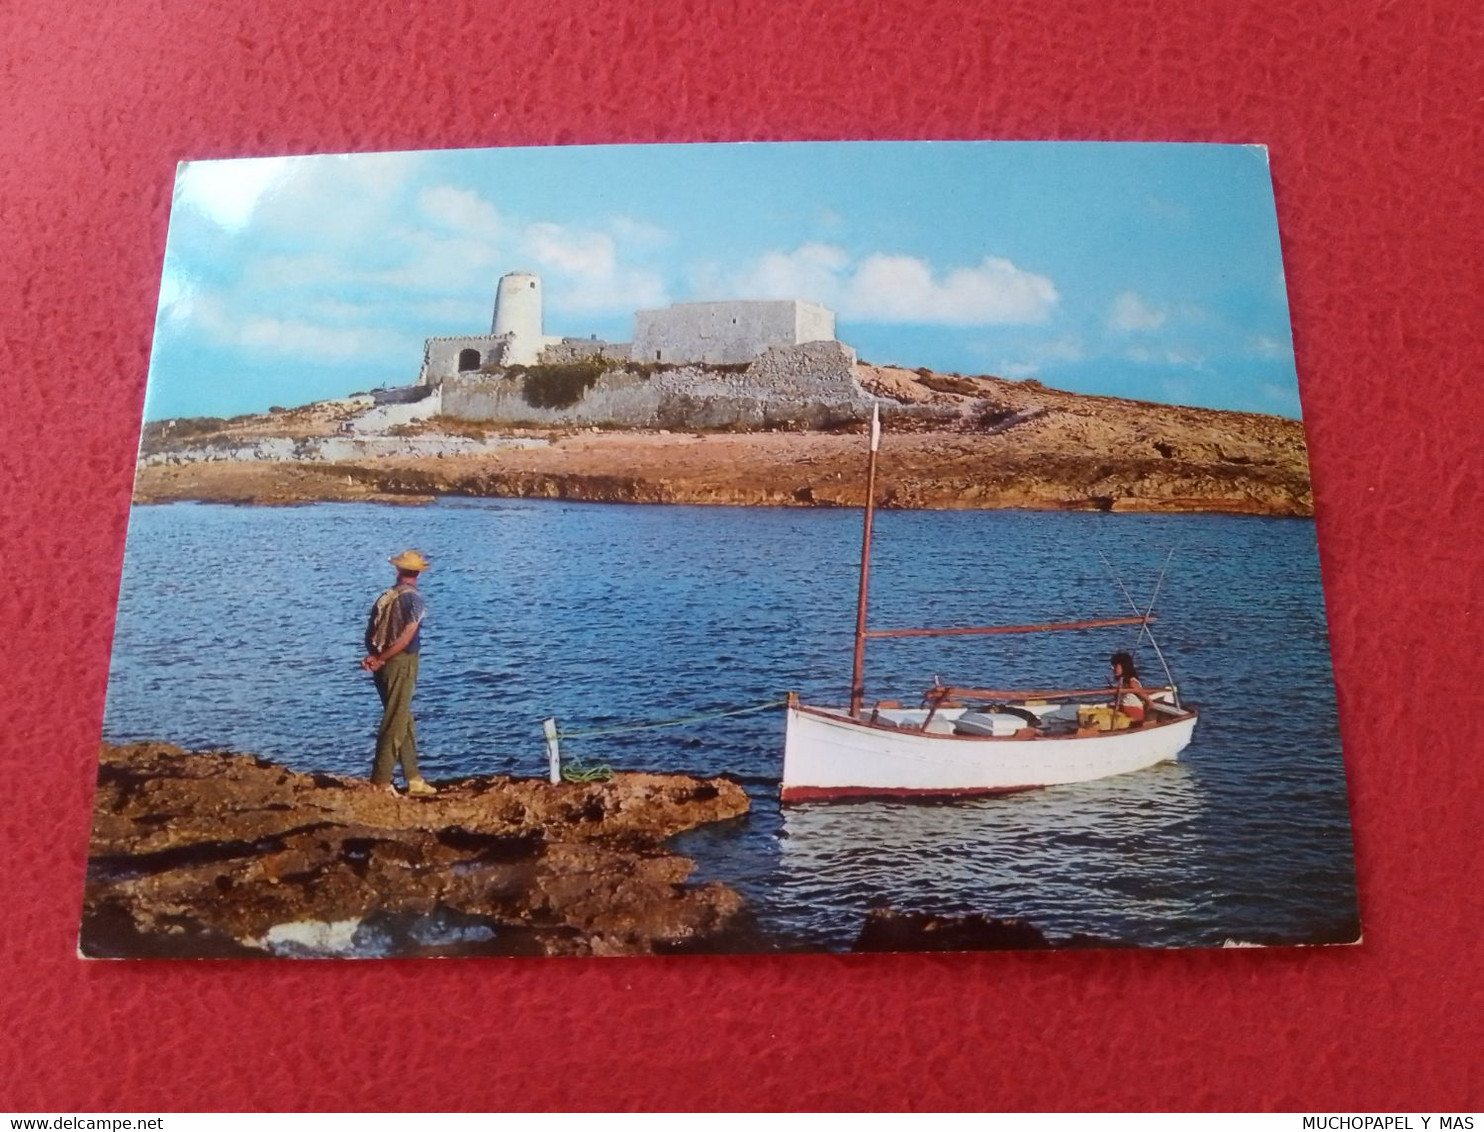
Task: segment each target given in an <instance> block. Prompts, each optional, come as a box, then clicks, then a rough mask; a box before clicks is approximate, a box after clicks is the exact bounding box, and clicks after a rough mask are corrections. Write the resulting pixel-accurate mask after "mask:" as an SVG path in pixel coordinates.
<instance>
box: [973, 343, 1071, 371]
mask: <svg viewBox="0 0 1484 1132" xmlns="http://www.w3.org/2000/svg"><path fill="white" fill-rule="evenodd" d="M976 349H978V350H979V351H980V352H981V353H984V352H986V351H985V348H984V347H983V346H977V347H976ZM1086 357H1087V353H1086V351H1085V350H1084V349H1083V347H1082V343H1081V341H1079V340H1078V339H1076V338H1072V337H1066V338H1058V339H1055V340H1054V341H1050V342H1030V343H1027V344H1025V345H1023V346H1021V347H1019V348H1018V349H1017V350H1016V352H1015V354H1014V356H1011V357H1004V358H1001V360H999V361H997V362H994V363H992V365H991V368H992V369H993V370H994V372H995V373H997V374H1001V375H1002V376H1004V377H1031V376H1034V375H1035V374H1038V373H1040V372H1042V370H1043V369H1044V368H1045V367H1046V365H1047V364H1048V363H1056V362H1080V361H1082V360H1083V359H1084V358H1086Z"/></svg>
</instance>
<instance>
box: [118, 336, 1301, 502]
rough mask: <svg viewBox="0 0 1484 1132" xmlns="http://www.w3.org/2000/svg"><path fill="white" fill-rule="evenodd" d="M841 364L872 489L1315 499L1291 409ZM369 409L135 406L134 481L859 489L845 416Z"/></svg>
mask: <svg viewBox="0 0 1484 1132" xmlns="http://www.w3.org/2000/svg"><path fill="white" fill-rule="evenodd" d="M854 380H855V381H857V382H858V389H859V391H860V397H861V399H862V400H863V402H870V401H872V399H873V398H874V399H876V403H879V405H881V406H882V408H883V414H884V416H883V419H884V421H885V427H886V430H887V442H886V444H885V446H884V447H883V450H882V458H881V466H880V470H879V475H880V485H879V491H880V493H879V495H878V502H879V503H880V505H881V506H883V507H888V508H891V507H897V508H914V509H927V510H950V509H972V510H980V509H985V510H987V509H997V508H1023V509H1032V510H1059V511H1142V512H1193V511H1216V512H1227V513H1232V514H1246V515H1280V516H1307V515H1312V514H1313V509H1314V498H1313V492H1312V490H1311V487H1310V482H1309V467H1308V457H1307V452H1306V449H1305V445H1304V431H1303V425H1302V424H1301V423H1300V422H1298V421H1296V420H1290V419H1287V418H1284V417H1276V416H1269V415H1266V414H1262V413H1244V412H1229V411H1223V410H1216V409H1204V408H1197V407H1193V406H1180V405H1159V404H1153V403H1149V402H1141V401H1130V400H1123V399H1120V398H1115V397H1099V396H1091V395H1087V394H1078V393H1068V392H1065V391H1062V390H1056V389H1050V388H1047V387H1046V386H1043V385H1041V384H1039V383H1037V382H1032V381H1024V382H1015V381H1006V380H1004V379H1001V378H995V377H961V376H958V375H953V374H936V373H933V372H932V371H929V370H905V369H900V368H895V367H883V366H868V365H864V364H862V365H858V366H856V367H855V370H854ZM425 400H426V401H427V402H428V403H429V404H431V403H432V401H433V399H432V398H427V399H425ZM419 404H422V403H419ZM394 407H395V406H394ZM412 408H414V409H416V408H418V406H417V405H414V406H412ZM380 411H381V410H380V409H377V410H374V412H380ZM420 411H425V412H427V413H430V414H432V409H431V408H430V407H428V406H426V405H425V406H423V409H422V410H420ZM358 413H359V414H360V415H357V414H358ZM369 415H370V413H369V412H363V411H362V408H361V407H360V406H359V405H356V404H351V403H349V402H323V403H319V404H317V405H309V406H304V407H302V408H298V409H276V410H273V411H271V412H269V413H266V414H260V415H257V416H249V417H240V418H234V419H232V420H230V421H218V420H214V419H211V420H195V421H190V420H185V421H170V422H164V423H163V424H152V425H149V426H147V428H146V433H145V438H144V444H143V446H142V448H141V451H140V466H139V469H138V476H137V479H136V481H135V501H136V502H138V503H169V502H177V501H185V500H195V501H202V502H214V503H242V504H295V503H313V502H321V501H348V502H378V503H425V502H428V501H430V500H432V499H434V498H436V497H438V496H445V495H451V496H478V497H494V498H516V499H562V500H569V501H577V502H589V503H672V504H723V505H733V506H748V507H855V506H859V505H860V503H861V501H862V499H863V495H864V479H865V446H864V444H863V443H862V436H861V435H860V434H861V433H862V432H863V430H864V429H865V427H866V426H865V424H864V422H863V421H860V420H856V421H845V422H840V423H838V424H837V425H836V426H835V427H834V428H832V429H824V430H821V429H811V428H805V427H803V424H801V423H799V422H795V423H794V425H792V426H780V427H777V428H773V429H767V428H757V429H754V430H751V431H729V430H725V429H716V430H710V431H707V430H701V431H690V430H684V429H666V428H645V427H636V426H633V425H627V426H622V427H620V426H617V425H615V426H611V427H598V426H588V427H580V428H579V427H554V426H533V425H531V424H530V423H529V422H526V424H525V425H524V426H522V424H521V422H516V421H505V422H471V421H466V420H456V419H453V418H449V417H444V416H440V415H437V414H433V415H428V416H425V417H420V418H418V419H416V420H408V421H404V422H401V423H399V424H396V425H385V422H381V423H380V424H377V425H375V427H376V428H380V429H382V431H381V432H374V433H373V432H368V431H367V430H368V429H370V428H371V427H372V424H370V423H368V417H369Z"/></svg>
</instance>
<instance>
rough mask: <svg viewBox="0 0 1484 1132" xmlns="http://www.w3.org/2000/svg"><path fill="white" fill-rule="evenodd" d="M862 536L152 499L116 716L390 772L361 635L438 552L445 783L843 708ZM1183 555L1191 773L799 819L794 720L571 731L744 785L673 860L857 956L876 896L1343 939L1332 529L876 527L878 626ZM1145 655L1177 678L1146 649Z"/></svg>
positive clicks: (1078, 920) (1141, 653) (1034, 648)
mask: <svg viewBox="0 0 1484 1132" xmlns="http://www.w3.org/2000/svg"><path fill="white" fill-rule="evenodd" d="M859 540H860V516H859V514H858V513H855V512H849V511H826V510H819V511H816V510H779V509H747V508H730V507H716V508H703V507H624V506H609V505H600V504H565V503H557V502H530V501H506V500H472V501H471V500H447V501H444V502H441V503H438V504H435V505H433V506H429V507H423V508H393V507H383V506H376V505H369V504H368V505H358V504H323V505H316V506H308V507H296V508H284V509H274V508H234V507H221V506H206V505H194V504H176V505H171V506H166V507H141V508H136V509H135V510H134V514H133V517H132V520H131V526H130V534H129V548H128V555H127V559H126V564H125V573H124V584H123V590H122V594H121V598H120V608H119V622H118V630H117V637H116V640H115V646H114V663H113V673H112V677H111V680H110V684H109V695H108V713H107V720H106V724H105V731H106V735H107V737H108V738H109V739H111V740H115V741H121V740H126V739H132V738H156V739H165V740H169V741H171V742H175V743H179V744H181V745H183V746H188V747H218V748H232V749H237V750H243V751H252V752H255V753H258V754H262V755H266V756H268V757H270V758H273V759H277V760H280V761H282V762H284V763H287V764H288V765H290V766H293V767H295V768H298V769H301V770H310V769H324V770H331V771H337V772H346V773H353V774H365V773H368V772H369V768H370V762H371V748H372V739H373V736H374V732H375V728H376V724H377V721H378V719H379V715H380V710H379V705H378V703H377V699H376V694H375V691H374V689H373V688H372V686H371V682H370V679H369V677H367V676H366V675H365V674H364V673H362V672H361V671H360V670H359V669H358V667H357V661H358V660H359V657H360V655H361V654H360V637H361V633H362V630H363V628H364V618H365V614H366V611H367V609H368V608H369V605H370V603H371V601H372V600H373V599H374V597H375V596H376V594H377V593H379V592H380V590H381V589H382V588H384V587H385V585H387V584H388V582H389V577H390V573H391V570H390V567H388V566H386V565H385V560H386V558H387V556H388V555H389V554H391V553H393V552H395V551H397V550H400V549H402V548H403V547H404V546H416V547H418V548H420V549H422V550H423V551H425V552H426V553H428V555H429V556H430V557H431V558H432V559H433V561H434V563H435V567H434V569H433V570H432V571H431V572H430V573H429V574H428V575H427V576H426V579H425V581H424V583H423V591H424V593H425V594H426V596H427V598H428V602H429V605H430V609H431V612H430V615H429V619H428V621H427V623H426V627H425V629H424V633H423V636H424V652H423V662H422V675H421V680H420V683H419V686H418V692H417V700H416V704H415V706H416V709H417V717H418V729H419V739H420V748H421V750H422V752H423V762H424V770H425V772H426V773H427V775H428V776H429V777H430V778H435V779H436V778H439V777H449V776H455V775H460V774H471V773H484V774H488V773H517V774H532V775H534V774H542V773H544V770H545V750H544V747H543V744H542V739H541V726H540V721H541V720H542V719H543V718H544V717H546V716H556V717H557V718H558V719H559V720H560V721H561V723H562V726H563V727H564V728H566V729H568V730H578V729H588V728H600V727H606V726H615V725H619V724H626V723H635V722H642V721H646V720H648V721H655V720H666V719H673V718H677V717H683V716H691V715H697V714H703V713H709V712H714V711H720V710H725V709H728V708H734V707H741V706H747V705H751V704H758V703H763V702H766V701H769V700H774V699H777V698H778V697H779V696H780V694H781V693H782V692H784V691H786V690H789V689H793V690H797V691H799V692H801V693H803V694H804V695H805V697H806V698H808V699H812V700H814V701H816V702H827V703H839V702H843V700H844V698H845V692H846V689H847V686H848V682H849V668H850V651H851V633H852V629H853V626H854V603H855V588H856V581H857V577H856V561H857V557H858V553H859ZM1172 547H1173V548H1174V551H1175V553H1174V556H1173V559H1172V560H1171V563H1170V567H1169V571H1168V573H1167V575H1166V576H1165V579H1164V582H1163V586H1162V588H1161V590H1160V594H1159V602H1158V607H1159V614H1160V621H1159V625H1158V637H1159V641H1160V644H1161V646H1162V647H1163V648H1164V651H1165V654H1166V656H1167V658H1168V659H1169V662H1170V664H1171V666H1172V667H1173V669H1174V671H1175V673H1176V676H1177V677H1178V679H1179V681H1180V684H1181V687H1182V689H1183V692H1184V694H1185V696H1186V697H1187V698H1188V699H1190V700H1193V701H1195V702H1197V703H1199V704H1201V705H1202V706H1203V708H1204V714H1203V716H1202V719H1201V722H1200V724H1199V726H1198V727H1197V729H1196V734H1195V739H1194V742H1193V743H1192V744H1191V746H1190V747H1189V748H1187V750H1186V751H1185V752H1184V754H1183V755H1182V756H1181V760H1182V761H1181V762H1180V763H1179V764H1176V765H1167V766H1163V767H1159V768H1155V769H1152V770H1148V771H1142V772H1139V773H1137V774H1133V775H1127V776H1124V777H1121V778H1114V779H1107V780H1104V781H1102V782H1094V783H1085V784H1081V785H1076V786H1065V787H1056V788H1052V789H1047V790H1041V791H1034V792H1028V793H1023V794H1016V795H1011V796H1007V797H1000V798H991V799H984V800H980V801H973V802H958V803H947V804H944V803H938V804H931V805H928V804H912V803H896V802H858V803H851V804H835V805H813V806H801V807H789V808H787V809H780V807H779V806H778V805H777V803H776V791H777V779H778V775H779V771H780V766H781V758H782V740H783V720H782V715H781V713H780V712H778V711H776V710H774V711H769V712H765V713H760V714H756V715H744V716H739V717H735V718H729V719H722V720H717V721H715V722H711V723H707V724H703V725H693V726H689V727H685V728H680V729H673V730H658V731H647V732H639V733H637V734H632V735H617V736H605V737H597V738H591V739H586V740H572V741H570V742H569V743H568V744H566V746H565V750H566V753H567V754H568V755H569V756H571V757H575V758H580V759H583V760H587V761H591V762H606V763H609V764H611V765H613V766H615V767H618V768H622V769H646V770H660V771H685V772H689V773H697V774H730V775H733V776H736V777H739V778H741V779H742V780H743V781H744V782H745V783H746V784H747V786H748V790H749V793H750V794H751V795H752V799H753V812H752V814H751V815H750V816H749V817H747V818H746V819H743V820H741V821H738V822H734V823H727V824H726V825H724V826H721V827H715V828H708V829H704V830H700V831H697V832H694V833H692V834H688V835H686V836H685V837H683V838H681V839H680V840H679V842H678V847H679V848H680V849H681V850H682V851H684V852H686V853H688V854H691V855H693V856H695V857H697V858H698V860H699V861H700V865H701V867H700V873H699V875H701V876H702V877H706V878H719V879H723V880H726V881H727V882H729V883H731V884H733V885H735V886H736V887H738V888H739V889H741V890H742V891H743V892H744V893H745V894H746V895H747V897H748V898H749V900H750V901H751V903H752V905H753V906H754V908H755V909H756V910H757V914H758V918H759V921H760V923H761V925H762V926H763V927H764V928H765V929H766V930H768V931H769V932H770V933H772V934H774V935H775V936H776V937H777V938H778V939H779V940H781V941H783V942H784V943H785V944H788V945H802V946H811V947H831V948H842V947H847V946H849V944H850V941H851V940H852V939H853V938H854V935H855V933H856V932H857V931H858V929H859V925H860V921H861V917H862V915H863V914H864V911H865V909H866V908H868V907H869V906H871V905H872V904H877V903H890V904H892V905H894V906H896V907H899V908H909V909H918V910H924V911H929V910H931V911H940V912H968V911H977V912H985V913H988V914H991V915H998V916H1023V917H1026V918H1028V919H1030V920H1032V921H1033V922H1035V923H1037V924H1038V925H1040V926H1041V927H1043V928H1044V929H1046V930H1047V931H1048V932H1049V933H1050V934H1052V935H1054V936H1066V935H1071V934H1074V933H1079V932H1082V933H1090V934H1094V935H1098V936H1102V937H1106V938H1112V939H1116V940H1120V941H1124V942H1130V943H1141V944H1157V945H1191V944H1215V943H1220V942H1222V941H1223V940H1227V939H1238V940H1248V941H1256V942H1298V941H1309V940H1318V939H1332V938H1348V937H1349V936H1352V935H1353V934H1354V922H1355V917H1356V912H1355V894H1354V888H1353V877H1352V862H1351V842H1350V833H1349V822H1348V814H1347V807H1346V799H1345V783H1344V774H1343V768H1342V764H1341V759H1340V748H1339V739H1338V735H1337V731H1336V726H1335V703H1334V692H1333V687H1332V683H1331V678H1330V666H1329V656H1328V648H1327V643H1326V636H1325V627H1324V611H1323V602H1322V598H1321V595H1320V588H1319V574H1318V563H1317V559H1316V555H1315V544H1314V528H1313V525H1312V523H1309V522H1306V521H1301V520H1291V519H1254V518H1242V517H1228V516H1211V515H1194V516H1191V515H1169V516H1151V515H1102V514H1061V513H1033V512H1004V511H999V512H884V513H881V514H879V515H878V517H877V535H876V553H875V557H874V560H873V570H872V604H871V621H872V623H873V625H875V626H878V627H892V626H919V625H966V624H997V623H998V624H1023V623H1030V622H1037V621H1051V620H1065V619H1070V618H1073V617H1090V616H1119V615H1122V614H1124V613H1126V612H1127V611H1128V609H1127V605H1126V603H1125V600H1124V598H1123V596H1122V595H1121V594H1120V593H1119V591H1118V588H1117V587H1116V586H1115V584H1114V582H1113V581H1112V580H1111V579H1110V576H1109V574H1108V571H1107V569H1106V567H1105V566H1104V564H1103V561H1102V557H1101V556H1100V552H1101V554H1105V555H1106V556H1107V557H1108V559H1109V560H1110V561H1111V562H1112V564H1113V566H1114V567H1115V569H1116V570H1117V572H1118V573H1119V574H1120V575H1121V576H1122V577H1123V579H1124V581H1125V582H1126V583H1127V584H1128V586H1129V588H1130V589H1131V590H1132V591H1133V594H1134V596H1135V597H1136V598H1138V599H1141V600H1147V597H1148V595H1149V593H1150V591H1151V589H1152V588H1153V586H1154V584H1155V581H1156V579H1157V578H1158V576H1159V574H1160V570H1161V568H1162V567H1163V565H1164V563H1165V560H1166V555H1167V552H1168V551H1169V550H1170V549H1171V548H1172ZM1133 644H1134V632H1133V631H1131V630H1127V629H1116V630H1107V631H1100V632H1095V633H1057V634H1043V635H1039V636H1015V637H988V638H984V637H979V638H951V639H928V640H903V641H881V642H872V644H871V646H870V651H869V654H868V658H867V659H868V664H867V670H868V688H867V692H868V695H869V696H875V697H884V696H892V697H897V698H902V699H905V700H915V699H916V698H917V696H918V695H919V694H920V693H921V691H922V690H923V689H924V688H925V687H926V686H927V685H928V684H930V683H931V682H932V677H933V675H934V674H941V675H942V676H943V677H944V679H945V680H951V681H953V682H957V683H979V684H988V685H990V686H998V687H1004V686H1007V685H1008V686H1013V685H1016V684H1020V685H1023V686H1035V685H1042V686H1044V685H1045V684H1046V683H1047V682H1048V681H1049V682H1051V683H1053V684H1056V683H1064V684H1066V685H1067V686H1085V685H1086V683H1087V681H1089V680H1091V681H1093V682H1095V683H1101V682H1102V680H1103V679H1104V677H1105V669H1106V660H1107V655H1108V653H1109V652H1111V651H1113V650H1114V649H1120V648H1128V647H1129V646H1131V645H1133ZM1136 655H1137V656H1138V658H1139V662H1140V664H1141V665H1142V666H1143V669H1144V672H1145V675H1146V677H1150V678H1151V679H1153V680H1155V681H1159V678H1160V677H1161V675H1162V674H1161V673H1160V671H1159V665H1158V661H1157V660H1156V658H1155V656H1154V654H1153V652H1152V650H1151V649H1150V648H1149V646H1148V644H1147V642H1146V643H1145V644H1143V645H1142V647H1140V648H1138V649H1137V650H1136ZM1161 682H1162V681H1161Z"/></svg>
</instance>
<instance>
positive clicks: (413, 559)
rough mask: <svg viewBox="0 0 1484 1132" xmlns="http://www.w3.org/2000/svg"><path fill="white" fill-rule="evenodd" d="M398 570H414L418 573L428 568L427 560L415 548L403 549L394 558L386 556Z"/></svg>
mask: <svg viewBox="0 0 1484 1132" xmlns="http://www.w3.org/2000/svg"><path fill="white" fill-rule="evenodd" d="M387 561H388V562H390V563H391V564H392V565H393V566H395V567H396V568H397V569H398V570H416V571H417V572H418V573H422V571H424V570H426V569H427V568H428V565H429V563H428V560H427V559H426V558H424V557H423V556H422V555H421V554H420V553H418V552H417V551H415V550H404V551H403V552H402V553H401V554H399V555H397V557H395V558H388V559H387Z"/></svg>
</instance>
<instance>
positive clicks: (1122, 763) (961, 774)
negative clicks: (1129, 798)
mask: <svg viewBox="0 0 1484 1132" xmlns="http://www.w3.org/2000/svg"><path fill="white" fill-rule="evenodd" d="M1195 724H1196V713H1195V712H1194V711H1190V712H1188V713H1186V714H1184V715H1182V716H1179V717H1177V718H1174V719H1171V720H1169V721H1168V722H1164V723H1160V724H1158V725H1154V726H1150V725H1145V726H1144V727H1139V728H1131V729H1128V730H1123V731H1100V732H1092V733H1087V734H1078V735H1067V736H1056V737H1048V736H1028V735H1017V736H1013V737H993V738H991V737H980V736H964V735H942V734H924V733H923V732H921V731H908V730H899V729H897V728H893V727H886V726H880V725H876V724H872V723H868V722H866V721H863V720H858V719H853V718H851V717H850V716H849V715H848V713H846V712H844V711H839V710H834V709H828V708H815V707H809V706H805V705H802V704H799V705H793V706H790V707H789V708H788V727H787V735H786V738H785V740H784V748H783V786H782V797H783V801H785V802H807V801H816V800H829V799H838V798H865V797H920V796H921V797H932V796H940V797H966V796H971V795H979V794H1001V793H1009V792H1011V791H1016V790H1032V789H1035V788H1037V787H1041V786H1055V785H1061V784H1065V783H1070V782H1090V781H1092V780H1094V779H1099V778H1109V777H1112V776H1113V775H1117V774H1128V773H1130V772H1132V771H1136V770H1143V769H1144V768H1145V767H1150V766H1154V765H1156V764H1157V763H1162V762H1173V761H1174V760H1175V759H1176V757H1177V756H1178V755H1179V753H1180V752H1181V751H1182V750H1184V749H1185V747H1186V746H1187V745H1188V744H1189V743H1190V740H1191V736H1192V734H1193V733H1194V731H1195Z"/></svg>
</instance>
